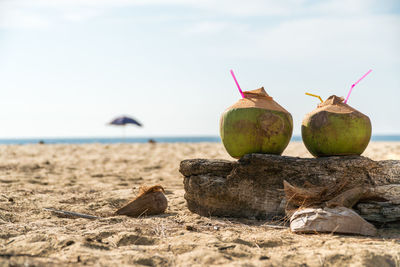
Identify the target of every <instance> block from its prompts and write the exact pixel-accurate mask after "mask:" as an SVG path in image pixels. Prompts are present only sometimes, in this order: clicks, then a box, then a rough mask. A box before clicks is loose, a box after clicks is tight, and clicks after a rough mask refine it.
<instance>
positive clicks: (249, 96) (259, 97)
mask: <svg viewBox="0 0 400 267" xmlns="http://www.w3.org/2000/svg"><path fill="white" fill-rule="evenodd" d="M243 94H244V98H242V99H240V100H239V101H238V102H236V103H235V104H234V105H232V106H230V107H229V108H228V109H234V108H262V109H269V110H275V111H281V112H284V113H289V112H288V111H287V110H286V109H284V108H283V107H282V106H281V105H279V104H278V103H276V102H275V101H274V100H273V99H272V97H271V96H269V95H268V94H267V92H265V90H264V87H261V88H259V89H256V90H251V91H244V92H243Z"/></svg>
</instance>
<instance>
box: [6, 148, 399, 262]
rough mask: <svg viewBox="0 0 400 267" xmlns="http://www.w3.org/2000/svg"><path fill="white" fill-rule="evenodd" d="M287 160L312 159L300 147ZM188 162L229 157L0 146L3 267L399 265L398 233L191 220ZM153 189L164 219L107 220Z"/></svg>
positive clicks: (383, 154) (208, 151) (389, 155)
mask: <svg viewBox="0 0 400 267" xmlns="http://www.w3.org/2000/svg"><path fill="white" fill-rule="evenodd" d="M284 155H290V156H299V157H311V155H310V154H309V153H308V152H307V151H306V149H305V147H304V146H303V144H302V143H301V142H294V143H291V144H290V145H289V147H288V148H287V149H286V150H285V152H284ZM363 155H364V156H367V157H370V158H372V159H374V160H386V159H395V160H400V143H394V142H392V143H383V142H382V143H380V142H374V143H371V144H370V145H369V147H368V148H367V150H366V151H365V153H364V154H363ZM190 158H212V159H217V158H218V159H228V160H233V159H232V158H231V157H230V156H229V155H228V154H227V153H226V152H225V150H224V148H223V146H222V144H217V143H198V144H189V143H188V144H167V143H157V144H116V145H103V144H93V145H39V144H37V145H9V146H6V145H3V146H0V266H65V265H68V266H75V265H78V266H79V265H95V266H128V265H138V266H140V265H143V266H213V265H214V266H380V267H384V266H400V230H395V229H380V230H379V235H378V236H377V237H374V238H370V237H360V236H344V235H331V234H319V235H297V234H293V233H291V232H290V230H289V229H287V228H282V229H277V228H273V227H271V226H269V225H270V223H269V222H266V221H256V220H246V219H231V218H216V217H211V218H209V217H201V216H199V215H197V214H193V213H191V212H190V211H189V210H188V209H187V207H186V202H185V199H184V197H183V195H184V189H183V183H182V180H183V178H182V175H181V174H180V173H179V171H178V169H179V163H180V161H181V160H183V159H190ZM155 184H161V185H162V186H164V188H165V190H166V197H167V198H168V201H169V206H168V208H167V210H166V213H165V214H163V215H159V216H149V217H143V218H130V217H126V216H115V215H114V212H115V211H116V209H118V208H119V207H121V206H122V205H123V204H125V203H126V202H127V201H129V200H130V199H132V198H134V197H135V195H136V194H137V193H138V190H139V187H140V186H141V185H150V186H151V185H155ZM43 208H55V209H62V210H68V211H74V212H81V213H85V214H91V215H95V216H99V217H101V218H100V219H94V220H89V219H84V218H70V217H62V216H57V215H56V214H54V213H51V212H49V211H46V210H44V209H43Z"/></svg>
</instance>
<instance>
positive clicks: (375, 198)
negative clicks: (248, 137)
mask: <svg viewBox="0 0 400 267" xmlns="http://www.w3.org/2000/svg"><path fill="white" fill-rule="evenodd" d="M180 172H181V173H182V174H183V176H184V187H185V191H186V192H185V199H186V201H187V204H188V208H189V209H190V210H191V211H192V212H195V213H198V214H200V215H203V216H211V215H213V216H226V217H247V218H260V219H265V218H273V217H276V216H278V217H282V216H284V214H285V207H286V199H285V194H284V191H283V181H284V180H286V181H288V182H289V183H290V184H292V185H294V186H299V187H301V186H304V185H305V184H307V183H311V184H312V185H315V186H324V185H331V184H335V183H343V181H345V183H344V186H343V188H342V189H341V190H342V191H343V192H344V191H346V190H349V189H351V188H354V187H359V186H363V187H367V188H368V189H369V190H370V192H372V193H373V194H370V195H369V197H368V198H366V199H361V200H360V202H359V203H357V204H356V205H355V206H354V209H355V210H356V211H357V212H359V213H360V214H361V216H362V217H363V218H365V219H367V220H369V221H372V222H378V223H387V222H398V221H400V161H396V160H385V161H373V160H371V159H369V158H365V157H327V158H317V159H314V158H295V157H283V156H275V155H266V154H249V155H245V156H244V157H243V158H241V159H240V160H238V161H227V160H207V159H190V160H184V161H182V162H181V164H180Z"/></svg>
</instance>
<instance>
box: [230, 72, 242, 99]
mask: <svg viewBox="0 0 400 267" xmlns="http://www.w3.org/2000/svg"><path fill="white" fill-rule="evenodd" d="M231 74H232V77H233V79H234V80H235V83H236V86H237V88H238V89H239V92H240V95H241V96H242V98H244V94H243V92H242V89H240V85H239V83H238V81H237V80H236V77H235V74H233V70H231Z"/></svg>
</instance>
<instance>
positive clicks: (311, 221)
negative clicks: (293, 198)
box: [290, 207, 377, 236]
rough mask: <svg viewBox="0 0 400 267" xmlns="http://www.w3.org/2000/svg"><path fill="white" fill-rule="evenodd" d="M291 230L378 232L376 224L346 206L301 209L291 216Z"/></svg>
mask: <svg viewBox="0 0 400 267" xmlns="http://www.w3.org/2000/svg"><path fill="white" fill-rule="evenodd" d="M290 230H291V231H292V232H294V233H337V234H358V235H365V236H375V235H376V234H377V230H376V228H375V226H373V225H372V224H370V223H369V222H367V221H366V220H364V219H363V218H361V216H360V215H358V214H357V213H356V212H355V211H354V210H352V209H349V208H346V207H335V208H327V207H325V208H305V209H300V210H298V211H296V212H295V213H294V214H293V215H292V217H291V218H290Z"/></svg>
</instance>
